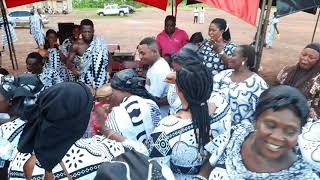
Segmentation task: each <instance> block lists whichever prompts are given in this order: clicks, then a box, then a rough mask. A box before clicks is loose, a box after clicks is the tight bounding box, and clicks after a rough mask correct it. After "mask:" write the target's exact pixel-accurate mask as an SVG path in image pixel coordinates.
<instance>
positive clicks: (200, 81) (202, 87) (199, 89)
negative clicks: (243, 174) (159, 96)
mask: <svg viewBox="0 0 320 180" xmlns="http://www.w3.org/2000/svg"><path fill="white" fill-rule="evenodd" d="M176 84H177V86H178V88H179V90H180V91H181V92H182V94H183V95H184V97H185V99H186V101H187V102H188V103H189V108H190V111H191V114H192V124H193V128H194V132H195V135H196V141H197V143H198V145H199V146H198V150H199V151H201V150H203V147H204V146H205V144H207V143H208V142H209V141H210V136H209V135H210V122H209V112H208V104H207V100H208V99H209V98H210V95H211V92H212V84H213V79H212V75H211V73H210V72H209V71H208V70H207V68H206V67H204V66H203V65H202V64H201V63H199V62H194V63H190V64H186V65H185V66H183V67H182V68H181V69H180V70H179V71H177V79H176Z"/></svg>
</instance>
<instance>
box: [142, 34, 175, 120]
mask: <svg viewBox="0 0 320 180" xmlns="http://www.w3.org/2000/svg"><path fill="white" fill-rule="evenodd" d="M138 52H139V56H140V59H141V62H142V63H143V64H145V65H149V69H148V71H147V75H146V85H145V87H146V89H147V91H148V92H149V93H150V94H152V95H153V96H155V97H156V98H158V99H159V104H160V110H161V114H162V117H164V116H167V115H168V110H169V106H168V102H167V97H166V96H167V93H168V89H169V84H167V83H166V82H164V80H165V79H166V76H167V75H168V74H169V73H170V66H169V64H168V63H167V61H166V60H165V59H163V58H162V57H161V56H160V53H159V48H158V45H157V41H156V40H155V39H153V38H151V37H147V38H144V39H143V40H142V41H141V42H140V43H139V46H138Z"/></svg>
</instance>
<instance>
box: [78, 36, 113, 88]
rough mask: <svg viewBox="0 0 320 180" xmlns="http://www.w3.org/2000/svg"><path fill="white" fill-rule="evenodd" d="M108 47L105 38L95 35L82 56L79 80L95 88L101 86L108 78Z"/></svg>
mask: <svg viewBox="0 0 320 180" xmlns="http://www.w3.org/2000/svg"><path fill="white" fill-rule="evenodd" d="M107 65H108V49H107V45H106V43H105V41H104V39H103V38H102V37H100V36H94V37H93V40H92V42H91V43H90V46H89V48H88V49H87V50H86V51H85V52H84V54H83V56H82V57H80V65H79V66H80V78H79V81H80V82H83V83H85V84H88V85H90V86H92V87H94V88H99V87H101V86H102V85H103V84H105V83H106V82H107V80H108V78H107V77H108V76H107V71H106V67H107Z"/></svg>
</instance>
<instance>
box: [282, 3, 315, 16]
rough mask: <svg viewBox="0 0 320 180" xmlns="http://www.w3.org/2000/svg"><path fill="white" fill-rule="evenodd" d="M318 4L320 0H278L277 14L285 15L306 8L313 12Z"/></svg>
mask: <svg viewBox="0 0 320 180" xmlns="http://www.w3.org/2000/svg"><path fill="white" fill-rule="evenodd" d="M318 6H320V0H277V16H278V17H283V16H286V15H289V14H292V13H295V12H299V11H305V10H309V12H310V10H311V12H312V10H313V9H315V8H316V7H318ZM307 12H308V11H307ZM315 12H316V11H315Z"/></svg>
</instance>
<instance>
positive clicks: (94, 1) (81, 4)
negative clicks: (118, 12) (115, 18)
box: [72, 0, 147, 8]
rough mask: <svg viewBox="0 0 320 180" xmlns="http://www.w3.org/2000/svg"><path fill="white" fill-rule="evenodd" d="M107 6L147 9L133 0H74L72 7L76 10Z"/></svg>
mask: <svg viewBox="0 0 320 180" xmlns="http://www.w3.org/2000/svg"><path fill="white" fill-rule="evenodd" d="M106 4H119V5H120V4H127V5H132V6H134V7H137V8H139V7H145V6H147V5H144V4H142V3H138V2H135V1H133V0H107V1H106V0H73V1H72V5H73V7H74V8H103V7H104V5H106Z"/></svg>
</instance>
